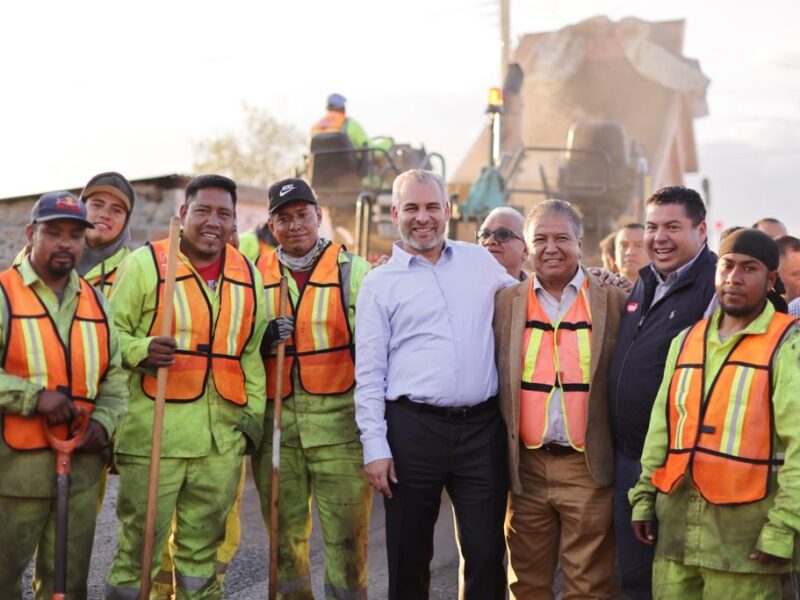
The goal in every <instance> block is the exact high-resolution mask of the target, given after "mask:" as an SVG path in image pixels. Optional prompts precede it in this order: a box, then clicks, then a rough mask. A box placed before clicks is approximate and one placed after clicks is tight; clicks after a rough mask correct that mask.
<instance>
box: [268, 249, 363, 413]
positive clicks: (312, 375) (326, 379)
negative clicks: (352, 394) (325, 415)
mask: <svg viewBox="0 0 800 600" xmlns="http://www.w3.org/2000/svg"><path fill="white" fill-rule="evenodd" d="M343 250H344V249H343V248H342V247H341V246H339V245H338V244H333V243H331V244H329V245H328V246H327V248H325V250H323V252H322V254H321V255H320V257H319V259H318V260H317V264H316V265H315V266H314V268H313V270H312V271H311V275H310V276H309V278H308V283H306V286H305V287H304V288H303V290H302V291H301V293H300V299H299V301H298V304H297V305H294V304H293V303H292V302H290V303H289V304H290V307H289V310H290V314H291V315H295V331H294V335H293V336H292V338H290V339H289V340H288V341H287V343H286V344H287V345H286V359H285V360H284V366H283V375H282V376H283V396H284V398H285V397H287V396H290V395H291V394H292V376H291V374H292V367H293V366H294V364H295V361H297V366H298V369H297V372H298V377H299V379H300V385H301V386H302V387H303V389H304V390H305V391H306V392H308V393H309V394H319V395H332V394H342V393H344V392H347V391H348V390H350V388H352V387H353V384H354V383H355V365H354V361H353V351H354V349H353V338H352V335H351V333H350V324H349V319H348V314H347V310H348V303H346V302H345V300H344V295H345V292H344V290H345V288H347V289H348V291H349V286H350V281H349V277H348V278H347V280H344V279H343V278H342V271H341V269H340V268H339V252H340V251H343ZM257 266H258V270H259V271H260V272H261V275H262V276H263V278H264V289H265V299H266V305H267V320H268V321H269V320H272V319H274V318H275V316H276V315H277V312H278V294H279V289H280V288H279V286H280V277H281V271H282V268H281V265H280V262H279V261H278V253H277V252H272V253H270V254H265V255H262V256H261V257H260V258H259V259H258V265H257ZM288 276H289V277H291V275H288ZM264 366H265V367H266V370H267V398H269V399H274V398H275V382H276V381H277V378H278V373H277V366H276V364H275V351H274V349H273V350H272V352H271V355H270V356H269V357H268V358H267V360H266V361H265V362H264Z"/></svg>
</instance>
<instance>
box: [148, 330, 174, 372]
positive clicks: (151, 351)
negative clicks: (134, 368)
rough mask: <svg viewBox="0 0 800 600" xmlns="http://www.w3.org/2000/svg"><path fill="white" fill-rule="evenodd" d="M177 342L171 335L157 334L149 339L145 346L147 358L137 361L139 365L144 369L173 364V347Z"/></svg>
mask: <svg viewBox="0 0 800 600" xmlns="http://www.w3.org/2000/svg"><path fill="white" fill-rule="evenodd" d="M177 347H178V344H177V342H176V341H175V340H174V339H173V338H171V337H165V336H162V335H160V336H158V337H154V338H153V339H152V340H150V346H149V347H148V348H147V358H145V359H144V360H143V361H142V362H140V363H139V366H140V367H144V368H146V369H158V368H160V367H171V366H172V365H173V364H175V349H176V348H177Z"/></svg>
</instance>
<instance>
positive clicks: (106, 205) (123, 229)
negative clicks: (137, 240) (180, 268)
mask: <svg viewBox="0 0 800 600" xmlns="http://www.w3.org/2000/svg"><path fill="white" fill-rule="evenodd" d="M81 201H82V202H83V203H84V204H85V205H86V212H87V214H88V219H89V221H90V222H91V223H92V225H94V228H92V229H88V230H87V231H86V247H85V248H84V251H83V255H82V256H81V260H80V261H79V262H78V265H77V267H76V270H77V271H78V273H79V274H80V275H83V277H84V278H85V279H86V280H87V281H88V282H89V283H91V284H92V285H93V286H95V287H97V288H98V289H99V290H101V291H102V292H103V294H104V295H105V296H106V297H108V295H109V293H110V291H111V285H112V284H113V283H114V279H115V278H116V275H117V267H119V264H120V263H121V262H122V260H123V259H124V258H125V257H126V256H128V254H130V253H131V249H130V243H131V233H130V220H131V214H132V212H133V204H134V202H135V201H136V194H135V192H134V191H133V186H132V185H131V184H130V182H129V181H128V180H127V179H125V177H124V176H122V175H120V174H119V173H115V172H114V171H109V172H107V173H100V174H98V175H95V176H94V177H92V178H91V179H90V180H89V183H87V184H86V187H84V188H83V192H81Z"/></svg>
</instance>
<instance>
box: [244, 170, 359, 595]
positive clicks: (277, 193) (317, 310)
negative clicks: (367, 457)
mask: <svg viewBox="0 0 800 600" xmlns="http://www.w3.org/2000/svg"><path fill="white" fill-rule="evenodd" d="M269 199H270V206H269V225H270V230H271V231H272V233H273V235H274V236H275V239H276V240H277V241H278V243H279V244H280V245H279V246H278V248H277V250H275V251H274V252H271V253H267V254H262V255H261V257H260V258H259V260H258V262H257V264H256V266H257V268H258V270H259V271H260V272H261V275H262V277H263V279H264V286H265V290H264V293H265V296H266V305H267V307H266V313H267V319H268V320H269V321H270V325H269V327H268V330H267V334H266V335H265V336H264V340H265V343H264V345H263V352H264V354H265V358H266V370H267V397H268V399H274V398H275V393H276V383H277V381H278V378H282V380H283V383H282V385H283V390H282V393H281V395H282V396H283V398H284V400H283V414H282V418H281V424H282V427H281V435H282V437H281V447H280V451H281V460H280V494H279V512H280V515H279V527H278V539H277V540H270V543H272V544H278V545H279V550H278V553H279V556H278V583H277V589H278V595H279V597H280V598H283V599H291V600H313V598H314V596H313V594H312V591H311V579H310V575H309V546H308V538H309V535H310V533H311V497H312V495H313V497H314V500H315V502H316V505H317V513H318V514H319V519H320V525H321V527H322V539H323V542H324V546H325V598H346V599H351V598H366V594H367V536H368V533H369V514H370V501H371V497H372V495H371V492H370V488H369V485H368V484H367V480H366V477H365V476H364V472H363V469H362V462H363V459H362V447H361V442H360V441H359V439H358V431H357V430H356V422H355V405H354V404H353V385H354V383H355V377H354V361H353V358H354V354H353V323H354V321H355V304H356V297H357V295H358V290H359V288H360V287H361V281H362V280H363V279H364V277H365V276H366V274H367V273H368V272H369V270H370V265H369V263H368V262H367V261H365V260H364V259H362V258H360V257H358V256H354V255H352V254H351V253H349V252H347V251H346V250H345V249H344V248H343V247H342V246H339V245H338V244H335V243H332V242H330V241H329V240H325V239H323V238H320V237H319V223H320V217H321V214H320V209H319V206H318V205H317V202H316V198H315V196H314V193H313V191H312V190H311V188H310V187H309V186H308V184H307V183H306V182H304V181H303V180H301V179H285V180H283V181H279V182H278V183H275V184H274V185H273V186H272V187H270V189H269ZM282 275H285V276H286V277H287V279H288V284H289V300H290V304H291V315H292V316H291V317H278V318H276V317H277V313H278V297H279V292H278V290H279V284H280V278H281V276H282ZM293 324H294V325H296V326H294V328H293ZM292 329H293V331H292ZM289 336H291V337H290V339H288V341H287V350H286V360H285V362H284V370H283V372H282V373H279V372H278V371H277V365H276V360H275V351H274V348H273V347H272V344H273V342H276V341H279V340H281V339H285V338H286V337H289ZM272 427H273V419H272V402H269V403H268V405H267V419H266V424H265V430H266V431H267V434H265V436H264V443H263V444H262V446H261V448H259V450H258V451H257V452H256V453H255V454H254V455H253V473H254V476H255V479H256V485H257V487H258V491H259V494H260V496H261V510H262V512H263V514H264V519H265V521H267V522H269V509H270V484H271V482H270V478H271V473H272V443H271V438H270V436H269V434H268V432H269V431H270V430H271V429H272Z"/></svg>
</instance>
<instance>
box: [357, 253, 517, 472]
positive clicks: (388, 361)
mask: <svg viewBox="0 0 800 600" xmlns="http://www.w3.org/2000/svg"><path fill="white" fill-rule="evenodd" d="M515 283H518V282H517V281H516V280H515V279H514V278H513V277H511V276H510V275H509V274H508V273H507V272H506V270H505V269H504V268H503V267H502V266H501V265H500V264H499V263H498V262H497V261H496V260H495V259H494V257H493V256H492V255H491V254H489V253H488V252H487V251H486V250H485V249H484V248H482V247H480V246H478V245H476V244H468V243H464V242H453V241H450V240H446V241H445V246H444V249H443V251H442V254H441V256H440V258H439V260H438V261H437V262H436V264H434V263H431V262H430V261H429V260H427V259H426V258H424V257H422V256H417V255H412V254H409V253H408V252H406V251H405V250H403V248H402V245H401V244H400V242H397V243H395V245H394V247H393V248H392V258H391V259H390V260H389V262H387V263H386V264H385V265H383V266H381V267H379V268H377V269H375V270H374V271H372V272H371V273H369V275H367V277H366V278H365V279H364V282H363V283H362V284H361V289H360V290H359V294H358V302H357V306H356V327H355V338H356V389H355V404H356V421H357V423H358V427H359V429H360V431H361V441H362V443H363V445H364V463H365V464H366V463H370V462H372V461H374V460H377V459H380V458H391V451H390V450H389V444H388V442H387V440H386V420H385V417H384V409H385V402H386V401H392V400H397V399H398V398H399V397H401V396H407V397H408V398H409V399H410V400H411V401H413V402H424V403H426V404H432V405H436V406H451V407H458V406H473V405H475V404H479V403H481V402H483V401H485V400H486V399H487V398H489V397H491V396H493V395H495V394H496V393H497V368H496V366H495V357H494V336H493V333H492V318H493V316H494V296H495V293H496V292H497V291H498V290H500V289H502V288H505V287H508V286H510V285H514V284H515Z"/></svg>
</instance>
